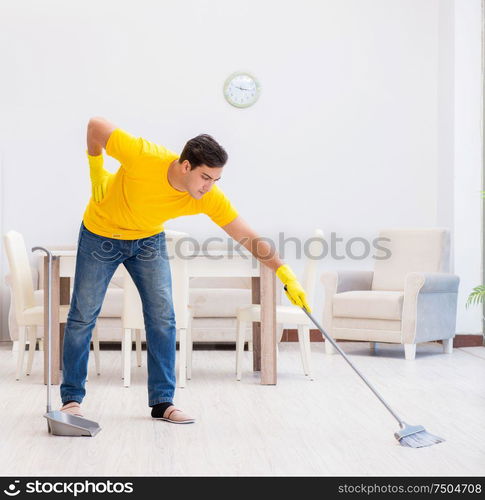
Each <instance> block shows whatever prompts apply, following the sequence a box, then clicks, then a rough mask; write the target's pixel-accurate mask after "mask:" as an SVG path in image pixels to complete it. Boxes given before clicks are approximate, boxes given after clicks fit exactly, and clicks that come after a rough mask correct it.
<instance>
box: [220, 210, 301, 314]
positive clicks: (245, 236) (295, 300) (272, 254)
mask: <svg viewBox="0 0 485 500" xmlns="http://www.w3.org/2000/svg"><path fill="white" fill-rule="evenodd" d="M222 229H224V231H226V233H227V234H228V235H229V236H231V237H232V238H233V239H235V240H236V241H238V242H239V243H241V245H243V246H244V247H245V248H247V249H248V250H249V251H250V252H251V253H252V254H253V255H254V256H255V257H256V258H257V259H258V260H259V261H260V262H262V263H263V264H265V265H267V266H268V267H269V268H270V269H272V270H273V271H274V272H275V273H276V276H278V278H279V279H280V280H281V282H282V283H283V285H284V288H285V292H286V295H287V297H288V298H289V299H290V302H291V303H292V304H295V305H296V306H298V307H304V308H305V309H306V310H307V311H309V312H311V308H310V305H309V304H308V299H307V296H306V293H305V290H303V287H302V286H301V285H300V283H299V282H298V280H297V278H296V276H295V273H294V272H293V271H292V270H291V268H290V266H288V264H284V263H283V262H282V261H281V259H280V257H279V255H278V252H276V249H275V248H273V247H272V246H271V245H270V244H269V243H268V242H267V241H264V240H263V239H261V237H260V236H258V234H257V233H256V232H255V231H254V230H253V229H252V228H251V227H250V226H249V224H248V223H247V222H246V221H245V220H243V219H242V218H241V217H239V216H238V217H236V218H235V219H234V220H233V221H232V222H229V224H226V225H225V226H222Z"/></svg>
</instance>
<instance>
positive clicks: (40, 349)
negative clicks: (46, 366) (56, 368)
mask: <svg viewBox="0 0 485 500" xmlns="http://www.w3.org/2000/svg"><path fill="white" fill-rule="evenodd" d="M39 352H44V339H39Z"/></svg>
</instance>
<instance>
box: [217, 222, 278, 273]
mask: <svg viewBox="0 0 485 500" xmlns="http://www.w3.org/2000/svg"><path fill="white" fill-rule="evenodd" d="M222 229H224V231H225V232H226V233H227V234H228V235H229V236H230V237H231V238H233V239H234V240H236V241H237V242H239V243H241V245H242V246H243V247H244V248H246V249H247V250H249V251H250V252H251V253H252V254H253V255H254V256H255V257H256V258H257V259H258V260H259V261H260V262H262V263H263V264H265V265H267V266H268V267H269V268H270V269H272V270H273V271H276V270H277V269H278V268H279V267H280V266H281V265H283V262H282V261H281V259H280V257H279V255H278V253H277V252H276V249H274V248H272V247H271V245H270V244H269V243H268V242H267V241H265V240H262V239H261V237H260V236H259V235H258V234H257V233H256V232H255V231H254V230H253V229H252V228H251V226H249V224H248V223H247V222H246V221H245V220H244V219H243V218H242V217H240V216H238V217H236V218H235V219H234V220H233V221H232V222H230V223H229V224H226V225H225V226H222Z"/></svg>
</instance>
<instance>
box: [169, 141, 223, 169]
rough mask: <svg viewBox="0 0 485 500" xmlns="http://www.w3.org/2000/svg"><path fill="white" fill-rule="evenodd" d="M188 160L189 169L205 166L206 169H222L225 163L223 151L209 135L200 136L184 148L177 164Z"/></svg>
mask: <svg viewBox="0 0 485 500" xmlns="http://www.w3.org/2000/svg"><path fill="white" fill-rule="evenodd" d="M185 160H189V163H190V169H191V170H194V168H196V167H199V166H200V165H207V166H208V167H223V166H224V165H225V164H226V162H227V153H226V151H225V149H224V148H223V147H222V146H221V145H220V144H219V143H218V142H217V141H216V140H215V139H214V138H213V137H211V136H210V135H208V134H201V135H198V136H197V137H194V138H193V139H190V141H188V142H187V144H186V145H185V146H184V150H183V151H182V154H181V155H180V158H179V162H180V163H182V162H183V161H185Z"/></svg>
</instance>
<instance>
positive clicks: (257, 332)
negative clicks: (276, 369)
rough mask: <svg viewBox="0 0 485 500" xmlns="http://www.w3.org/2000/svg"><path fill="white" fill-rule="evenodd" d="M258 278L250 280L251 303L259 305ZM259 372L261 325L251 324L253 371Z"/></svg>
mask: <svg viewBox="0 0 485 500" xmlns="http://www.w3.org/2000/svg"><path fill="white" fill-rule="evenodd" d="M260 281H261V280H260V278H259V276H256V277H254V278H251V288H252V291H251V295H252V296H251V303H252V304H261V287H260ZM260 370H261V323H260V322H259V321H258V322H256V321H255V322H254V323H253V371H254V372H259V371H260Z"/></svg>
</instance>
